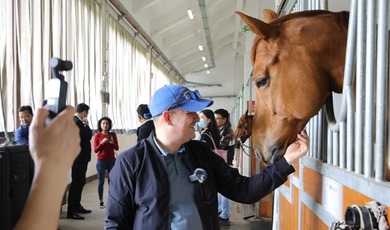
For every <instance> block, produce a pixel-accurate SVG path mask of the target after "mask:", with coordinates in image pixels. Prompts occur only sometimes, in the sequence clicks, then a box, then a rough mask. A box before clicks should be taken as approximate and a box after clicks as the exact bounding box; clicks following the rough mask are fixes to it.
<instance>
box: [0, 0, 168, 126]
mask: <svg viewBox="0 0 390 230" xmlns="http://www.w3.org/2000/svg"><path fill="white" fill-rule="evenodd" d="M109 7H110V5H108V4H107V3H106V1H100V0H96V1H93V0H74V1H68V0H3V1H0V26H1V28H2V32H3V33H4V35H3V36H0V77H1V79H0V90H1V91H0V94H1V98H0V109H1V113H2V115H3V116H1V117H2V118H1V120H0V131H8V132H10V131H13V130H15V129H16V128H17V127H18V126H19V124H20V123H19V119H18V114H17V109H18V108H19V107H20V106H21V105H31V106H32V107H33V109H36V108H38V107H41V106H42V102H43V100H44V99H45V95H46V92H47V91H48V90H51V89H49V88H48V86H47V85H48V84H47V83H48V81H49V80H50V78H51V69H50V65H49V63H50V59H51V58H52V57H58V58H61V59H64V60H70V61H72V62H73V69H72V70H70V71H62V72H61V74H63V75H64V78H65V80H66V81H67V82H68V93H67V104H69V105H72V106H76V105H77V104H78V103H82V102H84V103H86V104H88V105H89V106H90V108H91V109H90V115H89V119H90V124H91V126H92V128H95V129H96V128H97V127H96V125H97V121H98V119H100V118H101V117H102V116H105V115H108V116H109V117H110V118H111V119H112V120H113V127H114V128H115V129H117V130H119V131H120V130H125V132H129V131H130V130H132V129H135V128H136V127H137V126H138V125H139V124H138V121H137V114H136V108H137V106H138V105H139V104H141V103H146V104H147V103H149V100H150V97H151V95H152V94H153V92H154V91H155V90H156V89H157V88H159V87H161V86H163V85H165V84H171V83H175V81H174V80H171V79H173V78H172V76H171V75H172V73H171V72H172V71H169V70H167V68H165V66H164V65H162V64H160V63H159V62H158V61H157V59H156V57H153V55H152V54H151V50H150V49H149V50H148V49H147V47H148V45H147V44H145V43H142V42H140V40H142V39H138V40H137V38H136V37H134V31H132V29H129V28H130V27H123V26H122V25H121V24H120V23H119V22H118V20H116V18H117V16H118V15H115V14H112V13H111V16H109V15H110V14H109V13H106V12H104V13H103V12H102V11H103V10H102V9H106V8H109ZM107 94H109V96H110V100H109V101H108V102H106V101H104V100H103V97H102V95H107Z"/></svg>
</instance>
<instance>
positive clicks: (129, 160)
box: [105, 134, 294, 230]
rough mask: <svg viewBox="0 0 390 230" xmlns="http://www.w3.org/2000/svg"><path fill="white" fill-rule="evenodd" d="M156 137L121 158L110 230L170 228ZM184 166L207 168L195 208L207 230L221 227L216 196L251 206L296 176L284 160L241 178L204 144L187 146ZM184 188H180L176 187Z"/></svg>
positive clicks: (108, 220)
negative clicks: (249, 176) (291, 174)
mask: <svg viewBox="0 0 390 230" xmlns="http://www.w3.org/2000/svg"><path fill="white" fill-rule="evenodd" d="M153 135H154V134H152V135H150V136H149V137H148V138H147V139H144V140H142V141H140V142H138V144H137V145H136V146H134V147H132V148H130V149H128V150H126V151H125V152H123V153H122V154H121V155H120V156H119V157H118V159H117V161H116V163H115V166H114V168H113V169H112V170H111V172H110V185H109V187H110V188H109V194H108V201H107V208H106V219H105V221H106V229H148V230H151V229H170V222H171V220H170V209H169V208H170V207H169V204H170V186H169V181H168V175H167V171H166V166H165V162H164V158H163V157H162V155H161V153H160V151H159V150H158V149H157V147H156V145H155V143H154V141H153ZM184 148H185V153H186V157H184V160H183V163H184V164H185V165H186V166H187V167H188V168H189V170H190V171H191V172H193V171H194V170H195V169H196V168H202V169H205V170H206V172H207V179H206V181H205V182H204V183H202V184H201V183H197V182H196V195H195V196H196V197H195V201H196V206H197V208H198V211H199V215H200V218H201V220H202V225H203V229H205V230H206V229H207V230H212V229H219V224H218V199H217V193H218V192H219V193H221V194H222V195H224V196H225V197H227V198H229V199H231V200H234V201H236V202H240V203H246V204H251V203H254V202H257V201H258V200H260V199H261V198H262V197H264V196H265V195H267V194H269V193H270V192H272V191H273V190H274V189H276V188H277V187H279V186H280V185H282V184H283V183H284V182H285V181H286V180H287V176H288V175H289V174H290V173H292V172H294V168H293V167H292V166H290V165H289V164H288V163H287V162H286V161H285V159H284V158H282V159H281V160H279V161H277V162H276V163H275V164H273V165H271V166H270V167H268V168H266V169H264V171H263V172H262V173H260V174H257V175H255V176H253V177H251V178H248V177H245V176H241V175H240V174H239V173H238V171H237V170H236V169H234V168H231V167H230V166H228V165H227V164H226V163H225V162H224V160H223V159H222V158H220V157H219V156H217V155H216V154H215V153H213V152H212V151H211V150H210V148H209V147H208V146H207V145H206V144H205V143H203V142H200V141H196V140H192V141H189V142H187V143H185V144H184ZM177 189H180V188H177Z"/></svg>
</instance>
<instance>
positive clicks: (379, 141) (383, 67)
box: [375, 0, 389, 181]
mask: <svg viewBox="0 0 390 230" xmlns="http://www.w3.org/2000/svg"><path fill="white" fill-rule="evenodd" d="M388 4H389V3H388V0H379V4H378V8H379V9H381V10H379V12H378V43H377V44H378V62H377V70H376V71H377V95H376V99H377V105H376V123H375V124H376V134H375V137H376V145H375V169H376V173H375V180H377V181H382V180H384V157H383V156H384V153H385V131H386V111H387V103H386V95H387V94H386V90H387V84H388V83H387V79H388V71H387V68H388V56H387V52H388V34H387V33H388V31H387V28H388V21H387V18H388V13H389V12H388Z"/></svg>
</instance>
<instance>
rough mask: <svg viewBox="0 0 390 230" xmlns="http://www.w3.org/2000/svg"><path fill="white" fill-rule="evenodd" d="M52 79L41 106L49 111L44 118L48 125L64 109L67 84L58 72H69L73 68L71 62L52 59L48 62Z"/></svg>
mask: <svg viewBox="0 0 390 230" xmlns="http://www.w3.org/2000/svg"><path fill="white" fill-rule="evenodd" d="M50 67H51V70H52V78H51V79H50V80H49V82H48V85H47V87H46V99H45V100H44V101H43V106H44V107H45V108H46V109H48V110H49V112H50V113H49V116H48V117H47V118H46V124H47V123H49V122H50V121H51V120H52V119H53V118H54V117H55V116H56V115H57V114H58V113H60V112H61V111H62V110H63V109H65V107H66V96H67V91H68V83H67V82H66V81H65V78H64V76H63V75H62V74H60V71H69V70H71V69H72V68H73V64H72V62H71V61H64V60H61V59H59V58H55V57H53V58H52V59H51V60H50Z"/></svg>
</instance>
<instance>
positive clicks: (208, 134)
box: [198, 109, 220, 150]
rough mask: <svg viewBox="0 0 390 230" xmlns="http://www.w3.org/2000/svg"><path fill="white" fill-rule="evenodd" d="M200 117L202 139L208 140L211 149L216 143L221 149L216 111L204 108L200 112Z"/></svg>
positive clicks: (199, 124) (199, 125)
mask: <svg viewBox="0 0 390 230" xmlns="http://www.w3.org/2000/svg"><path fill="white" fill-rule="evenodd" d="M199 118H200V120H199V122H198V127H199V128H200V140H201V141H204V142H206V143H207V145H208V146H209V147H210V149H211V150H214V144H215V147H216V148H217V149H219V139H220V134H219V129H218V126H217V122H216V121H215V117H214V112H213V111H212V110H210V109H204V110H202V111H201V112H200V113H199ZM211 138H212V139H211ZM213 142H214V143H213Z"/></svg>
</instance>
